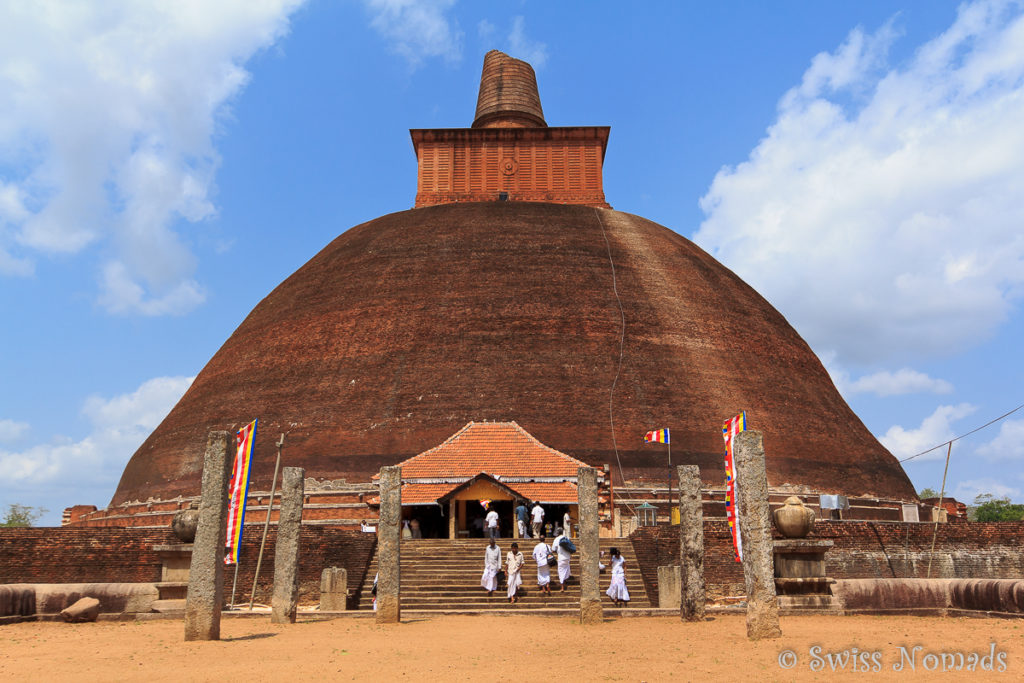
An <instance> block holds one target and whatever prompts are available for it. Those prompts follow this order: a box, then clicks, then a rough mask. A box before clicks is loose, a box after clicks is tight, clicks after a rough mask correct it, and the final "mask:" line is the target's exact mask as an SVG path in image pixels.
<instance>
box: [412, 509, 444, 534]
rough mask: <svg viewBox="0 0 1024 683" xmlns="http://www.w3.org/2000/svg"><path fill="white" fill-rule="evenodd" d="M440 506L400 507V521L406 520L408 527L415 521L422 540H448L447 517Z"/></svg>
mask: <svg viewBox="0 0 1024 683" xmlns="http://www.w3.org/2000/svg"><path fill="white" fill-rule="evenodd" d="M444 512H445V511H444V509H443V508H442V507H441V506H440V505H408V506H403V507H402V519H405V520H408V521H409V523H410V527H412V528H415V527H416V525H415V524H412V521H413V520H416V521H417V522H418V523H419V526H420V535H421V536H422V537H423V538H448V517H447V516H446V515H445V514H444Z"/></svg>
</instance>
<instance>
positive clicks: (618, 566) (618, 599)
mask: <svg viewBox="0 0 1024 683" xmlns="http://www.w3.org/2000/svg"><path fill="white" fill-rule="evenodd" d="M611 554H612V559H611V561H612V583H611V585H610V586H608V590H606V591H605V593H606V594H607V595H608V597H609V598H611V599H612V601H613V602H614V603H615V606H616V607H618V606H619V604H620V603H624V602H629V591H628V590H626V571H625V569H623V566H624V565H625V564H626V561H625V560H623V559H622V555H620V554H619V549H618V548H612V553H611Z"/></svg>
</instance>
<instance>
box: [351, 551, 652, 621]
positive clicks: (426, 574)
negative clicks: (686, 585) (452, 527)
mask: <svg viewBox="0 0 1024 683" xmlns="http://www.w3.org/2000/svg"><path fill="white" fill-rule="evenodd" d="M513 540H514V539H509V538H503V539H500V540H499V541H498V546H500V547H501V556H502V569H504V561H505V556H506V554H507V553H508V550H509V546H510V545H511V544H512V541H513ZM600 543H601V550H603V551H605V557H604V558H602V563H603V564H606V565H608V564H610V562H609V560H608V550H609V549H610V548H612V547H617V548H618V549H619V551H620V552H621V553H622V557H623V559H625V561H626V587H627V588H628V589H629V595H630V598H631V600H630V602H629V605H628V606H629V607H630V608H649V607H650V601H649V600H648V598H647V591H646V590H645V588H644V584H643V579H642V578H641V576H640V569H639V567H638V566H637V561H636V555H635V554H634V553H633V545H632V544H631V543H630V540H629V539H628V538H602V539H601V542H600ZM519 545H520V548H519V549H520V551H522V553H523V555H524V556H525V557H526V564H525V565H524V566H523V573H522V576H523V585H522V587H521V588H520V589H519V598H520V599H519V602H517V603H515V604H514V605H511V604H509V602H508V600H507V599H506V597H505V589H504V587H500V588H499V589H498V590H496V591H494V595H493V596H490V597H488V595H487V591H485V590H484V589H483V588H482V587H481V586H480V576H481V574H483V569H484V548H485V547H486V546H487V541H486V540H484V539H480V538H475V539H457V540H449V539H417V540H403V541H402V547H401V552H402V570H401V571H402V593H401V601H402V610H403V611H405V610H415V611H425V612H476V611H480V610H486V611H491V610H494V611H531V610H534V611H550V610H558V609H564V610H572V609H578V608H579V604H580V584H579V577H580V567H579V553H576V554H575V555H573V559H572V579H570V582H569V585H568V586H567V587H566V591H565V592H564V593H560V592H558V580H557V569H556V568H555V567H552V568H551V575H552V582H551V586H552V588H551V595H550V596H546V595H544V594H543V593H542V592H541V591H540V590H538V588H537V565H536V563H535V562H534V560H533V557H531V555H530V553H531V552H532V551H533V546H534V545H535V544H534V543H533V542H532V541H531V540H530V539H525V540H520V541H519ZM377 559H378V558H377V553H376V551H375V552H374V555H373V558H372V560H371V561H370V567H369V569H368V570H367V572H366V581H365V582H364V584H363V586H362V587H361V589H360V591H359V603H358V605H359V606H358V609H359V610H371V609H373V596H372V595H371V593H370V591H371V589H372V587H373V577H374V576H375V575H376V574H377ZM610 581H611V575H610V574H609V571H608V570H605V571H604V572H602V573H601V577H600V583H599V585H600V589H601V600H602V602H603V603H604V607H605V609H606V610H613V611H614V610H615V608H614V607H613V606H612V602H611V599H610V598H609V597H608V596H607V595H605V594H604V591H605V590H607V589H608V584H609V582H610ZM524 589H525V591H524Z"/></svg>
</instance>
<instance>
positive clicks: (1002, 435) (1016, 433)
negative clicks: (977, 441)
mask: <svg viewBox="0 0 1024 683" xmlns="http://www.w3.org/2000/svg"><path fill="white" fill-rule="evenodd" d="M976 452H977V454H978V455H980V456H983V457H985V458H990V459H992V460H1024V420H1006V421H1005V422H1003V423H1002V424H1001V425H1000V426H999V433H998V434H997V435H996V437H995V438H994V439H992V440H991V441H989V442H988V443H985V444H982V445H981V446H978V448H977V450H976Z"/></svg>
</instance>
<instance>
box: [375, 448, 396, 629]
mask: <svg viewBox="0 0 1024 683" xmlns="http://www.w3.org/2000/svg"><path fill="white" fill-rule="evenodd" d="M401 524H402V468H401V467H381V468H380V520H379V521H378V523H377V570H378V572H379V577H378V579H377V623H378V624H397V623H398V622H399V621H401V619H402V611H401V606H400V605H401V603H400V602H399V597H398V595H399V586H400V585H401V575H400V567H399V565H400V563H401V549H400V543H401V538H402V530H401Z"/></svg>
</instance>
